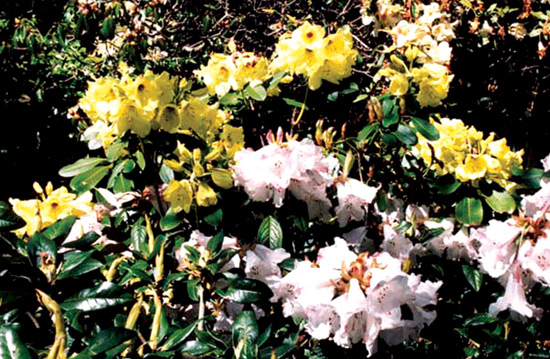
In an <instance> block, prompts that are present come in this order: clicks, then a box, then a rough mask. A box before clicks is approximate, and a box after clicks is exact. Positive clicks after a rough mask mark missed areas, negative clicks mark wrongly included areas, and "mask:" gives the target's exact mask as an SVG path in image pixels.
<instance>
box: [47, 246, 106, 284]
mask: <svg viewBox="0 0 550 359" xmlns="http://www.w3.org/2000/svg"><path fill="white" fill-rule="evenodd" d="M91 255H92V252H76V253H67V254H66V255H65V259H64V261H63V264H62V265H61V270H60V271H59V273H58V274H57V276H56V278H57V279H58V280H60V279H65V278H70V277H78V276H80V275H82V274H86V273H89V272H91V271H94V270H96V269H98V268H100V267H101V266H102V265H103V264H102V263H101V262H100V261H98V260H97V259H93V258H90V257H91Z"/></svg>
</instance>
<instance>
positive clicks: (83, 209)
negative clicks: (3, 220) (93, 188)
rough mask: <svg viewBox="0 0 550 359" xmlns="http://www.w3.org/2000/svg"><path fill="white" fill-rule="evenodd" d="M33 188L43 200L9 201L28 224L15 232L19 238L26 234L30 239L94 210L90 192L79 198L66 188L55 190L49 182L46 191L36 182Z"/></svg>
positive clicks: (11, 199) (13, 199) (12, 199)
mask: <svg viewBox="0 0 550 359" xmlns="http://www.w3.org/2000/svg"><path fill="white" fill-rule="evenodd" d="M33 187H34V190H35V191H36V192H37V193H38V194H39V195H40V197H41V199H30V200H25V201H22V200H19V199H15V198H10V199H9V201H10V204H11V205H12V207H13V211H14V212H15V214H17V215H18V216H19V217H21V218H22V219H23V220H24V221H25V222H26V225H25V227H23V228H20V229H17V230H15V231H14V232H15V233H16V234H17V236H19V237H23V236H24V235H25V234H26V235H27V236H29V237H30V236H32V235H33V234H34V233H36V232H38V231H41V230H42V229H44V228H46V227H48V226H50V225H52V224H54V223H55V222H56V221H58V220H60V219H63V218H66V217H68V216H81V215H84V214H86V213H89V212H91V211H92V209H93V204H92V203H91V202H90V201H91V200H92V194H91V193H90V192H86V193H84V194H82V195H81V196H79V197H77V196H76V195H75V194H73V193H69V191H68V190H67V188H65V187H59V188H58V189H55V190H54V189H53V185H52V183H51V182H48V184H47V185H46V189H45V191H44V189H42V187H41V186H40V185H39V184H38V183H36V182H35V183H34V185H33Z"/></svg>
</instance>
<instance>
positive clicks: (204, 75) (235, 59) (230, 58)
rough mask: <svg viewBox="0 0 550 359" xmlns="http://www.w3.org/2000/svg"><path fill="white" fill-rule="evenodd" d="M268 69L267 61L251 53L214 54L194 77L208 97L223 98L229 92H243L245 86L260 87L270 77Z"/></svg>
mask: <svg viewBox="0 0 550 359" xmlns="http://www.w3.org/2000/svg"><path fill="white" fill-rule="evenodd" d="M268 67H269V64H268V61H267V59H266V58H265V57H264V56H258V55H256V54H254V53H253V52H237V51H233V52H232V53H231V54H230V55H224V54H219V53H214V54H212V55H210V59H209V60H208V64H207V65H206V66H201V68H200V70H195V75H196V76H197V77H198V78H200V79H202V81H203V82H204V84H205V85H206V87H207V88H208V92H209V93H210V95H214V94H216V95H218V96H219V97H223V96H224V95H225V94H227V93H228V92H229V91H231V90H233V91H241V90H243V89H244V88H245V87H246V85H249V86H251V87H256V86H258V85H261V84H262V83H263V82H264V81H267V80H268V79H269V78H270V77H271V75H270V73H269V68H268Z"/></svg>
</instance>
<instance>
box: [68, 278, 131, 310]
mask: <svg viewBox="0 0 550 359" xmlns="http://www.w3.org/2000/svg"><path fill="white" fill-rule="evenodd" d="M120 292H121V288H120V287H119V286H117V285H116V284H114V283H111V282H103V283H102V284H100V285H98V286H95V287H92V288H88V289H84V290H81V291H80V292H78V293H77V294H75V295H74V296H72V297H71V298H69V299H67V300H66V301H65V302H63V303H61V304H60V306H61V308H63V309H65V310H73V309H78V310H81V311H83V312H90V311H95V310H101V309H105V308H110V307H113V306H117V305H121V304H125V303H128V302H129V301H131V300H132V297H131V296H125V297H120V296H119V293H120Z"/></svg>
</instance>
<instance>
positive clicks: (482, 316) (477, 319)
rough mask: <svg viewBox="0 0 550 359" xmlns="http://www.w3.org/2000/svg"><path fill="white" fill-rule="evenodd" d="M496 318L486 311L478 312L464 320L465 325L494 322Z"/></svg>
mask: <svg viewBox="0 0 550 359" xmlns="http://www.w3.org/2000/svg"><path fill="white" fill-rule="evenodd" d="M496 320H497V318H495V317H493V316H491V315H489V314H487V313H478V314H476V315H474V316H473V317H472V318H469V319H467V320H466V321H465V322H464V325H465V326H468V327H469V326H476V325H483V324H489V323H494V322H495V321H496Z"/></svg>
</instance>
